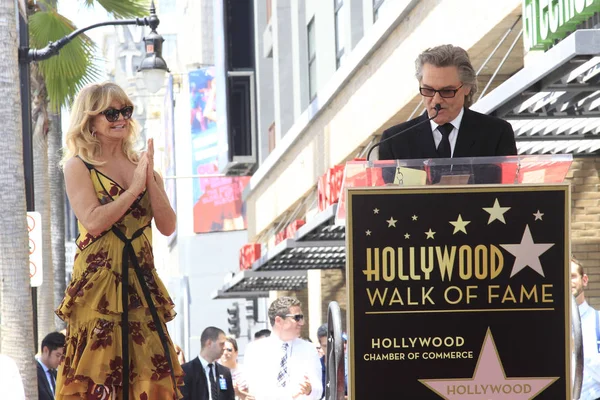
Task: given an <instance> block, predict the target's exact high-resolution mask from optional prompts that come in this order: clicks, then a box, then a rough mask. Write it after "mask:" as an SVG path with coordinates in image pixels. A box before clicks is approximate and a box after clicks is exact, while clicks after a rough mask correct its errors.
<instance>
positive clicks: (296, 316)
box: [285, 314, 304, 322]
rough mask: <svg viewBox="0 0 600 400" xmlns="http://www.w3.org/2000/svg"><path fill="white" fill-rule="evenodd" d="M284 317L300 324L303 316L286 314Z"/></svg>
mask: <svg viewBox="0 0 600 400" xmlns="http://www.w3.org/2000/svg"><path fill="white" fill-rule="evenodd" d="M285 317H290V318H293V319H294V321H296V322H300V321H302V320H303V319H304V314H286V315H285Z"/></svg>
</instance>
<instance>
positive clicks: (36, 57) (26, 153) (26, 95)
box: [19, 0, 169, 349]
mask: <svg viewBox="0 0 600 400" xmlns="http://www.w3.org/2000/svg"><path fill="white" fill-rule="evenodd" d="M159 23H160V21H159V20H158V17H157V16H156V7H155V6H154V0H153V1H152V2H151V4H150V16H148V17H144V18H135V19H123V20H115V21H107V22H100V23H97V24H93V25H90V26H87V27H85V28H81V29H77V30H76V31H73V32H71V33H70V34H69V35H67V36H65V37H63V38H61V39H59V40H57V41H55V42H51V43H49V44H48V45H47V46H46V47H44V48H43V49H30V48H29V32H28V23H27V18H26V16H23V15H22V14H21V13H19V38H20V47H19V76H20V87H21V117H22V125H23V172H24V175H25V198H26V202H27V211H34V208H35V206H34V204H35V202H34V195H33V146H32V142H33V141H32V133H31V86H30V77H29V63H31V62H32V61H42V60H47V59H49V58H51V57H54V56H55V55H58V53H59V51H60V49H62V48H63V47H64V46H66V45H67V44H68V43H69V42H71V41H72V40H73V39H74V38H75V37H77V36H79V35H80V34H82V33H83V32H86V31H89V30H90V29H94V28H97V27H100V26H109V25H137V26H149V27H150V33H149V34H148V35H147V36H146V37H145V38H144V47H145V49H146V55H145V57H144V59H143V60H142V63H141V65H140V67H139V68H138V72H141V73H142V77H143V80H144V83H145V85H146V89H147V90H148V91H150V92H152V93H156V92H157V91H158V90H159V89H160V88H161V87H162V86H163V85H164V78H165V73H166V72H169V69H168V68H167V63H166V62H165V60H164V59H163V58H162V43H163V42H164V39H163V38H162V36H160V35H159V34H158V33H156V28H157V27H158V24H159ZM35 289H36V288H31V290H32V301H33V311H34V316H33V317H34V318H33V323H34V341H35V343H34V344H35V348H36V349H37V342H38V338H37V293H36V290H35Z"/></svg>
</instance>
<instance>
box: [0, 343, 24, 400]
mask: <svg viewBox="0 0 600 400" xmlns="http://www.w3.org/2000/svg"><path fill="white" fill-rule="evenodd" d="M0 371H2V373H1V374H0V388H2V398H3V399H11V400H25V389H23V381H22V380H21V374H20V373H19V368H18V367H17V364H16V363H15V362H14V361H13V359H12V358H10V357H9V356H5V355H4V354H0Z"/></svg>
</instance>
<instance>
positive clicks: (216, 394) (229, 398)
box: [148, 326, 235, 400]
mask: <svg viewBox="0 0 600 400" xmlns="http://www.w3.org/2000/svg"><path fill="white" fill-rule="evenodd" d="M225 342H226V339H225V332H223V331H222V330H221V329H219V328H216V327H214V326H209V327H208V328H206V329H204V331H203V332H202V335H201V336H200V354H199V355H198V357H196V358H194V359H193V360H192V361H190V362H188V363H185V364H183V365H182V368H183V371H184V372H185V377H184V383H185V385H184V386H183V388H182V390H181V391H182V393H183V400H234V399H235V392H234V389H233V382H232V379H231V371H230V370H229V368H227V367H225V366H223V365H219V363H217V362H216V361H217V360H218V359H219V358H221V356H222V355H223V349H224V348H225ZM148 400H151V399H148Z"/></svg>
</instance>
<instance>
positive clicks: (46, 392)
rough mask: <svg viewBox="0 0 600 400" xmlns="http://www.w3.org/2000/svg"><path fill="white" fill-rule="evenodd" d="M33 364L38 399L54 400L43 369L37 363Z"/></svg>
mask: <svg viewBox="0 0 600 400" xmlns="http://www.w3.org/2000/svg"><path fill="white" fill-rule="evenodd" d="M35 364H36V365H37V383H38V399H39V400H54V395H53V394H52V388H51V387H50V383H49V382H48V378H47V375H46V372H44V368H42V366H41V365H40V363H39V362H38V361H36V362H35Z"/></svg>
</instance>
